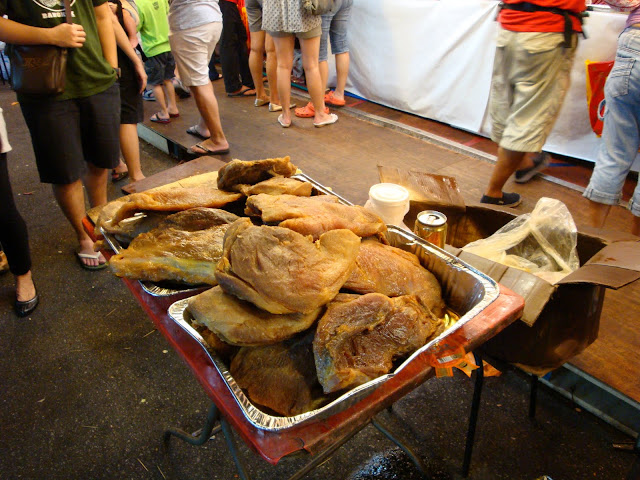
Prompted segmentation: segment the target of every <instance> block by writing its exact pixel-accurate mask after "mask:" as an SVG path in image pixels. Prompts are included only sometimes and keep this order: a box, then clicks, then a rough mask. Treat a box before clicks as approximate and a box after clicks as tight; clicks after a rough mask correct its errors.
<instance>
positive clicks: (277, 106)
mask: <svg viewBox="0 0 640 480" xmlns="http://www.w3.org/2000/svg"><path fill="white" fill-rule="evenodd" d="M295 107H296V104H295V103H293V102H291V104H290V105H289V108H295ZM269 111H270V112H281V111H282V105H280V104H279V103H273V102H271V103H269Z"/></svg>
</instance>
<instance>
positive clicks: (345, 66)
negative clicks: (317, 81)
mask: <svg viewBox="0 0 640 480" xmlns="http://www.w3.org/2000/svg"><path fill="white" fill-rule="evenodd" d="M348 76H349V52H344V53H339V54H338V55H336V88H335V90H334V91H333V96H334V97H335V98H337V99H338V100H344V89H345V88H346V86H347V77H348ZM325 85H326V83H325Z"/></svg>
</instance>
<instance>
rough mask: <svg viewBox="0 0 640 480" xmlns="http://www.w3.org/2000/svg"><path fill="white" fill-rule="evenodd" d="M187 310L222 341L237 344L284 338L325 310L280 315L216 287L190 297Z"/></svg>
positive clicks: (247, 344)
mask: <svg viewBox="0 0 640 480" xmlns="http://www.w3.org/2000/svg"><path fill="white" fill-rule="evenodd" d="M187 310H188V311H189V313H190V314H191V316H192V317H193V321H194V323H196V324H198V325H203V326H205V327H207V328H208V329H209V330H211V331H212V332H213V333H215V334H216V335H217V336H218V337H219V338H220V339H221V340H222V341H224V342H226V343H229V344H231V345H237V346H260V345H270V344H273V343H278V342H282V341H284V340H287V339H289V338H291V337H293V336H294V335H295V334H296V333H299V332H302V331H303V330H306V329H308V328H309V327H311V325H313V324H314V323H315V321H316V320H317V319H318V317H319V316H320V313H322V309H321V308H316V309H315V310H313V311H311V312H310V313H290V314H287V315H278V314H273V313H269V312H266V311H264V310H262V309H260V308H258V307H256V306H254V305H253V304H251V303H249V302H245V301H243V300H239V299H238V298H236V297H234V296H233V295H228V294H226V293H224V291H223V290H222V289H221V288H220V287H213V288H211V289H209V290H207V291H206V292H202V293H201V294H199V295H196V296H194V297H192V298H190V299H189V305H188V306H187Z"/></svg>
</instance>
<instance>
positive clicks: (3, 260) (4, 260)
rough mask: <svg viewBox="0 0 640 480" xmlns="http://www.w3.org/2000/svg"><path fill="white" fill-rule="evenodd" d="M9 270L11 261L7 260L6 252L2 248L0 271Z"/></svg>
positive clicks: (0, 252) (0, 251)
mask: <svg viewBox="0 0 640 480" xmlns="http://www.w3.org/2000/svg"><path fill="white" fill-rule="evenodd" d="M8 271H9V261H8V260H7V256H6V255H5V253H4V252H3V251H2V250H0V273H4V272H8Z"/></svg>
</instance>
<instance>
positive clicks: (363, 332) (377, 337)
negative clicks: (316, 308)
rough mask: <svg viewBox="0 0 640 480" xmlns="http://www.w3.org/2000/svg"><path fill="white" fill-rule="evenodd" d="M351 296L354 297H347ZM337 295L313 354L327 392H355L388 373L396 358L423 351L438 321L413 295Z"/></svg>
mask: <svg viewBox="0 0 640 480" xmlns="http://www.w3.org/2000/svg"><path fill="white" fill-rule="evenodd" d="M351 298H353V297H351ZM349 300H350V298H347V299H346V301H345V299H344V298H342V295H338V297H337V298H336V300H335V302H332V303H331V304H329V307H328V308H327V311H326V313H325V314H324V315H323V316H322V318H321V319H320V320H319V321H318V326H317V330H316V335H315V338H314V340H313V353H314V357H315V362H316V371H317V374H318V380H319V381H320V383H321V384H322V387H323V389H324V392H325V393H331V392H336V391H338V390H342V389H345V388H353V387H357V386H358V385H362V384H363V383H366V382H368V381H370V380H373V379H375V378H377V377H379V376H381V375H384V374H386V373H388V372H389V371H390V370H391V368H392V366H393V363H392V362H393V360H394V358H396V357H399V356H402V355H407V354H410V353H411V352H413V351H415V350H417V349H418V348H420V347H422V346H423V345H424V344H425V343H426V341H427V339H428V338H429V337H430V336H431V335H433V334H434V333H435V332H436V331H437V326H438V323H439V321H438V319H436V318H435V317H434V316H433V315H432V314H431V312H430V311H429V309H428V308H426V307H425V306H424V305H423V304H422V303H421V302H420V300H419V299H418V298H417V297H416V296H414V295H404V296H401V297H395V298H389V297H387V296H386V295H382V294H381V293H368V294H366V295H362V296H359V297H358V298H356V299H353V300H351V301H349Z"/></svg>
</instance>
